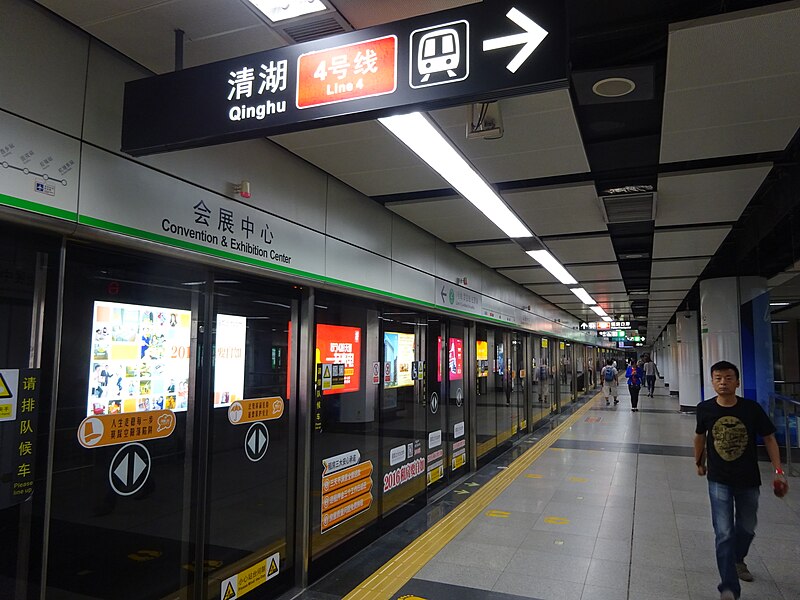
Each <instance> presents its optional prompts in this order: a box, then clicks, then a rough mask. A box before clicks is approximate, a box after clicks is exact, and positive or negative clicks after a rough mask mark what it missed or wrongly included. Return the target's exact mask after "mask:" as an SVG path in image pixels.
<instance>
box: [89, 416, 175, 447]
mask: <svg viewBox="0 0 800 600" xmlns="http://www.w3.org/2000/svg"><path fill="white" fill-rule="evenodd" d="M175 421H176V419H175V414H174V413H173V412H172V411H171V410H168V409H164V410H150V411H144V412H137V413H131V414H125V413H123V414H117V415H93V416H91V417H86V418H85V419H84V420H83V421H81V424H80V426H79V427H78V432H77V433H78V443H80V445H81V446H83V447H84V448H100V447H101V446H114V445H116V444H127V443H128V442H141V441H144V440H154V439H157V438H165V437H169V436H170V435H172V432H173V431H175Z"/></svg>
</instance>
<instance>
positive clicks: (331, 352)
mask: <svg viewBox="0 0 800 600" xmlns="http://www.w3.org/2000/svg"><path fill="white" fill-rule="evenodd" d="M316 364H322V365H323V367H322V372H323V375H322V376H323V385H325V383H324V382H325V381H326V380H330V381H331V382H332V383H331V387H330V388H327V387H326V388H325V389H324V390H323V392H322V393H323V394H325V395H327V394H345V393H347V392H357V391H358V390H359V389H360V384H361V375H360V373H359V368H360V365H361V329H360V328H359V327H346V326H343V325H317V348H316ZM325 365H331V366H333V365H342V366H343V368H344V376H343V377H337V376H336V375H337V373H332V375H331V376H330V377H328V378H326V376H325V375H326V368H325ZM330 370H331V371H337V369H330Z"/></svg>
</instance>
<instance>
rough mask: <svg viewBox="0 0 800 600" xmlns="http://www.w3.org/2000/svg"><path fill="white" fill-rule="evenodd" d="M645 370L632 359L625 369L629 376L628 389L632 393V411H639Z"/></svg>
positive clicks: (626, 375) (626, 374)
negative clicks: (640, 391)
mask: <svg viewBox="0 0 800 600" xmlns="http://www.w3.org/2000/svg"><path fill="white" fill-rule="evenodd" d="M643 375H644V370H643V369H642V367H640V366H639V364H638V363H636V362H634V361H631V362H630V364H629V365H628V369H627V370H626V371H625V377H627V378H628V391H629V392H630V393H631V411H632V412H639V390H641V389H642V379H643V378H644V377H643Z"/></svg>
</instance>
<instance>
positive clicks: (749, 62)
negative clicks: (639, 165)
mask: <svg viewBox="0 0 800 600" xmlns="http://www.w3.org/2000/svg"><path fill="white" fill-rule="evenodd" d="M781 9H783V10H781ZM743 15H749V16H746V18H741V17H743ZM737 17H739V18H737ZM798 125H800V8H798V6H797V4H796V3H791V2H786V3H783V4H778V5H777V6H772V7H768V8H765V9H759V10H756V11H752V12H750V13H738V14H737V13H733V14H732V15H725V16H721V17H712V18H709V19H705V20H701V21H690V22H687V23H682V24H679V25H673V26H672V27H671V28H670V33H669V52H668V58H667V79H666V92H665V97H664V115H663V129H662V137H661V162H662V163H669V162H676V161H686V160H693V159H699V158H709V157H715V156H732V155H736V154H750V153H756V152H767V151H776V150H783V149H784V148H785V147H786V145H787V144H788V143H789V140H791V138H792V136H793V135H794V133H795V131H797V127H798Z"/></svg>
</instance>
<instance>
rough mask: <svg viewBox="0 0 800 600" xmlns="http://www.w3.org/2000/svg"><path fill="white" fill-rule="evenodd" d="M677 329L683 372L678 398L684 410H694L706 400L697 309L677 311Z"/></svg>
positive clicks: (680, 362)
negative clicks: (704, 396)
mask: <svg viewBox="0 0 800 600" xmlns="http://www.w3.org/2000/svg"><path fill="white" fill-rule="evenodd" d="M675 331H676V337H677V342H678V344H677V345H678V370H679V371H680V374H681V380H680V392H679V394H678V399H679V401H680V405H681V411H682V412H692V411H694V409H695V407H696V406H697V404H698V403H699V402H701V401H702V400H704V398H703V385H702V374H701V363H700V328H699V323H698V318H697V311H685V312H679V313H677V315H676V316H675Z"/></svg>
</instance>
